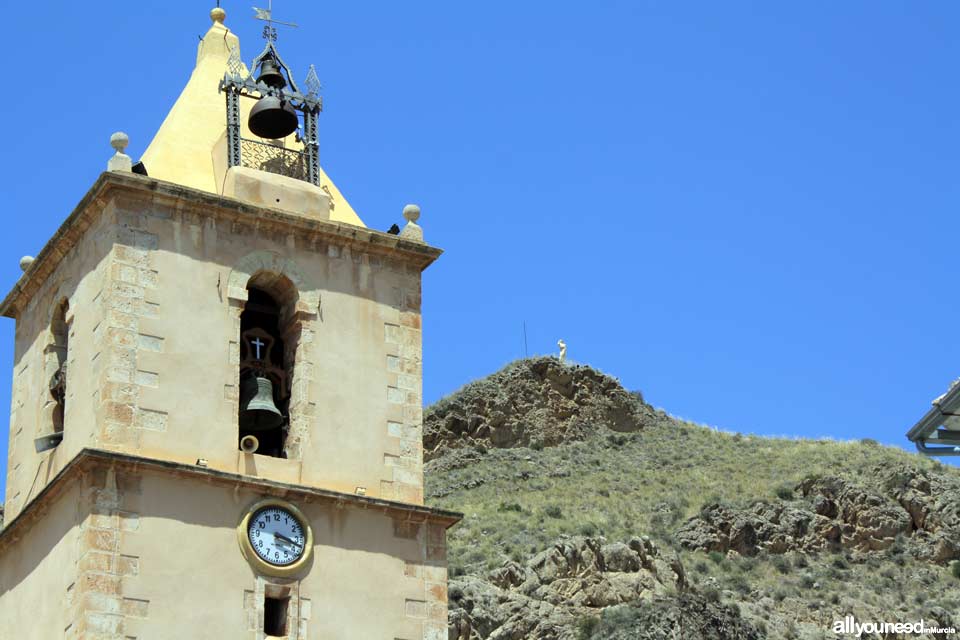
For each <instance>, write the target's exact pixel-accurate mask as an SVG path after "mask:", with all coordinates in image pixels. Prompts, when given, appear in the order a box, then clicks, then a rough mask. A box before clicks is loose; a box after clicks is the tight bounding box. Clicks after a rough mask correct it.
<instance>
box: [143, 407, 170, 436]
mask: <svg viewBox="0 0 960 640" xmlns="http://www.w3.org/2000/svg"><path fill="white" fill-rule="evenodd" d="M167 420H168V414H167V412H166V411H154V410H152V409H138V410H137V421H136V426H137V427H139V428H141V429H147V430H149V431H166V430H167Z"/></svg>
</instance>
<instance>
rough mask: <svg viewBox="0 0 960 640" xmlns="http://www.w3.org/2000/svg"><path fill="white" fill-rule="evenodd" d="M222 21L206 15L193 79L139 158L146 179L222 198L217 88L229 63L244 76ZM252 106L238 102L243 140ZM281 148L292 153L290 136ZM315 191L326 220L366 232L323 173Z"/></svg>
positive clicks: (221, 14)
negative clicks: (322, 198)
mask: <svg viewBox="0 0 960 640" xmlns="http://www.w3.org/2000/svg"><path fill="white" fill-rule="evenodd" d="M226 16H227V14H226V12H225V11H224V10H223V9H222V8H220V7H216V8H215V9H213V10H212V11H211V12H210V18H211V20H212V21H213V24H212V25H211V27H210V29H209V30H208V31H207V33H206V35H204V36H203V38H202V39H201V40H200V44H199V46H198V48H197V63H196V66H195V67H194V69H193V73H192V74H191V75H190V79H189V80H188V81H187V85H186V86H185V87H184V88H183V91H182V92H181V93H180V97H179V98H177V101H176V102H175V103H174V105H173V108H171V109H170V111H169V112H168V113H167V117H166V118H165V119H164V121H163V124H161V125H160V129H159V130H158V131H157V133H156V135H155V136H154V138H153V140H152V141H151V142H150V145H149V146H148V147H147V150H146V151H145V152H144V154H143V163H144V165H145V166H146V168H147V171H148V172H149V173H150V176H151V177H153V178H158V179H160V180H167V181H169V182H174V183H177V184H181V185H184V186H187V187H193V188H195V189H200V190H203V191H208V192H210V193H216V194H222V193H223V186H224V177H225V175H226V170H227V150H226V131H227V126H226V105H225V98H224V95H223V94H222V93H220V92H219V89H218V87H219V85H220V81H221V80H222V79H223V76H224V73H225V72H226V71H227V68H228V65H229V64H231V63H232V64H239V65H240V67H241V69H242V73H243V74H244V75H246V74H248V73H249V70H248V69H247V67H246V65H244V64H243V62H242V60H241V59H240V38H238V37H237V36H236V34H234V33H233V32H232V31H230V29H229V28H228V27H227V26H226V25H225V24H224V21H225V20H226ZM234 51H235V54H234V59H233V60H232V61H231V53H234ZM253 104H254V103H253V102H252V101H249V100H241V102H240V121H241V135H242V136H243V137H245V138H254V137H255V136H253V134H251V133H250V130H249V129H248V127H247V119H248V117H249V115H250V108H251V107H252V106H253ZM284 144H285V146H288V147H290V148H296V143H295V141H294V139H293V136H291V137H290V138H288V139H287V140H285V141H284ZM320 187H321V188H322V189H323V190H324V191H325V192H327V194H328V195H330V197H331V201H332V207H333V208H332V210H331V211H330V219H331V220H333V221H337V222H346V223H348V224H352V225H357V226H360V227H363V226H365V225H364V224H363V221H361V220H360V217H359V216H358V215H357V214H356V212H355V211H354V210H353V207H351V206H350V203H348V202H347V201H346V199H345V198H344V197H343V195H342V194H341V193H340V190H339V189H337V187H336V185H334V184H333V182H332V181H331V180H330V178H329V177H328V176H327V174H326V173H325V172H324V171H323V169H322V168H321V169H320Z"/></svg>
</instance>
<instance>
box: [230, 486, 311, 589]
mask: <svg viewBox="0 0 960 640" xmlns="http://www.w3.org/2000/svg"><path fill="white" fill-rule="evenodd" d="M237 536H238V537H239V539H240V550H241V551H242V552H243V555H244V557H246V559H247V560H248V561H249V562H250V563H251V564H252V565H253V566H254V568H255V569H257V570H258V571H260V572H261V573H265V574H268V575H274V576H289V575H291V574H294V573H297V572H299V571H300V569H302V568H303V566H304V565H305V564H306V563H307V561H308V560H309V558H310V552H311V549H312V547H313V532H312V530H311V529H310V524H309V522H307V519H306V518H305V517H304V515H303V513H301V512H300V510H299V509H297V508H296V507H295V506H293V505H292V504H290V503H288V502H286V501H283V500H275V499H267V500H261V501H260V502H258V503H256V504H254V505H253V506H251V507H250V508H249V509H247V511H246V513H245V514H244V516H243V518H242V519H241V521H240V526H239V527H237Z"/></svg>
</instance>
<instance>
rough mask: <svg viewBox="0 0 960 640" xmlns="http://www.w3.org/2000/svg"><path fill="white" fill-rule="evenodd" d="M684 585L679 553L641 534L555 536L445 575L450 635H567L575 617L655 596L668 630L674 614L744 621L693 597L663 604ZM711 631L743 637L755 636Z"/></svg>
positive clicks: (718, 623) (708, 624)
mask: <svg viewBox="0 0 960 640" xmlns="http://www.w3.org/2000/svg"><path fill="white" fill-rule="evenodd" d="M687 590H688V583H687V577H686V572H685V571H684V568H683V565H682V564H681V563H680V561H679V559H678V558H677V557H676V556H675V555H673V554H672V553H670V554H667V553H663V552H661V551H660V549H659V548H658V547H657V546H656V545H655V544H654V543H653V542H651V541H650V540H649V539H647V538H640V537H637V538H632V539H630V540H628V541H627V542H614V543H607V542H606V541H605V540H604V539H603V538H585V537H573V538H562V539H560V540H558V541H557V542H556V544H554V545H553V546H552V547H550V548H549V549H546V550H544V551H542V552H540V553H538V554H537V555H535V556H534V557H533V558H531V559H530V560H529V561H528V562H526V563H525V564H519V563H517V562H508V563H506V564H505V565H504V566H503V567H501V568H500V569H497V570H495V571H492V572H491V573H490V574H489V575H488V576H487V577H486V578H485V579H484V578H480V577H477V576H464V577H460V578H455V579H453V580H451V582H450V592H449V593H450V639H451V640H487V639H489V640H574V639H575V638H576V637H577V625H578V622H579V621H581V620H583V619H585V618H590V617H593V616H596V615H598V613H599V612H600V611H601V610H603V609H606V608H608V607H614V606H618V605H630V606H633V605H636V604H638V603H640V602H646V601H651V602H652V601H654V599H656V598H659V600H657V602H659V603H660V604H658V605H657V606H656V607H653V608H652V609H651V610H650V611H649V612H648V614H649V615H650V616H653V617H657V618H658V619H659V620H660V621H659V623H658V624H657V625H654V626H656V627H657V628H662V629H667V630H669V629H672V628H674V627H675V626H676V624H679V621H680V620H681V619H683V620H686V622H685V623H684V624H688V625H691V626H690V627H689V628H693V626H692V625H700V626H703V627H704V628H717V629H727V628H733V627H736V626H737V625H740V626H743V627H744V628H748V627H747V626H745V625H743V624H742V623H741V622H739V621H731V620H728V619H727V617H728V615H729V613H730V612H729V611H727V610H726V609H724V608H723V607H719V606H718V607H713V608H711V607H706V606H702V607H700V608H699V609H698V608H697V607H696V606H693V604H691V603H696V602H700V601H699V600H697V599H696V598H695V597H693V596H691V598H693V599H690V600H689V601H688V604H691V607H692V608H691V607H687V609H689V610H684V611H683V612H682V615H681V610H683V607H682V606H680V605H677V606H674V605H670V606H666V607H665V606H664V605H663V603H666V602H673V603H675V602H678V601H676V595H677V594H685V593H686V592H687ZM678 607H679V608H678ZM695 610H696V611H695ZM690 616H692V617H690ZM624 637H625V638H626V637H627V636H624ZM629 637H631V638H632V637H636V636H629ZM649 637H650V638H659V637H661V636H656V635H652V636H649ZM662 637H663V638H667V637H672V636H669V635H663V636H662ZM690 637H697V638H700V637H703V638H710V637H714V636H710V635H703V636H700V635H698V636H690ZM715 637H717V638H744V639H745V640H749V639H752V638H754V637H756V636H753V635H749V634H747V635H718V636H715Z"/></svg>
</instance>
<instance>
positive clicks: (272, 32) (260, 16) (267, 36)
mask: <svg viewBox="0 0 960 640" xmlns="http://www.w3.org/2000/svg"><path fill="white" fill-rule="evenodd" d="M253 10H254V11H256V15H255V16H253V17H254V18H255V19H257V20H263V21H264V22H266V23H267V26H265V27H264V28H263V39H264V40H267V41H269V42H276V41H277V30H276V28H275V27H274V26H273V25H274V24H279V25H283V26H284V27H293V28H294V29H296V28H297V25H296V24H294V23H293V22H280V21H279V20H274V19H273V0H268V2H267V8H266V9H261V8H259V7H254V8H253Z"/></svg>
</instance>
